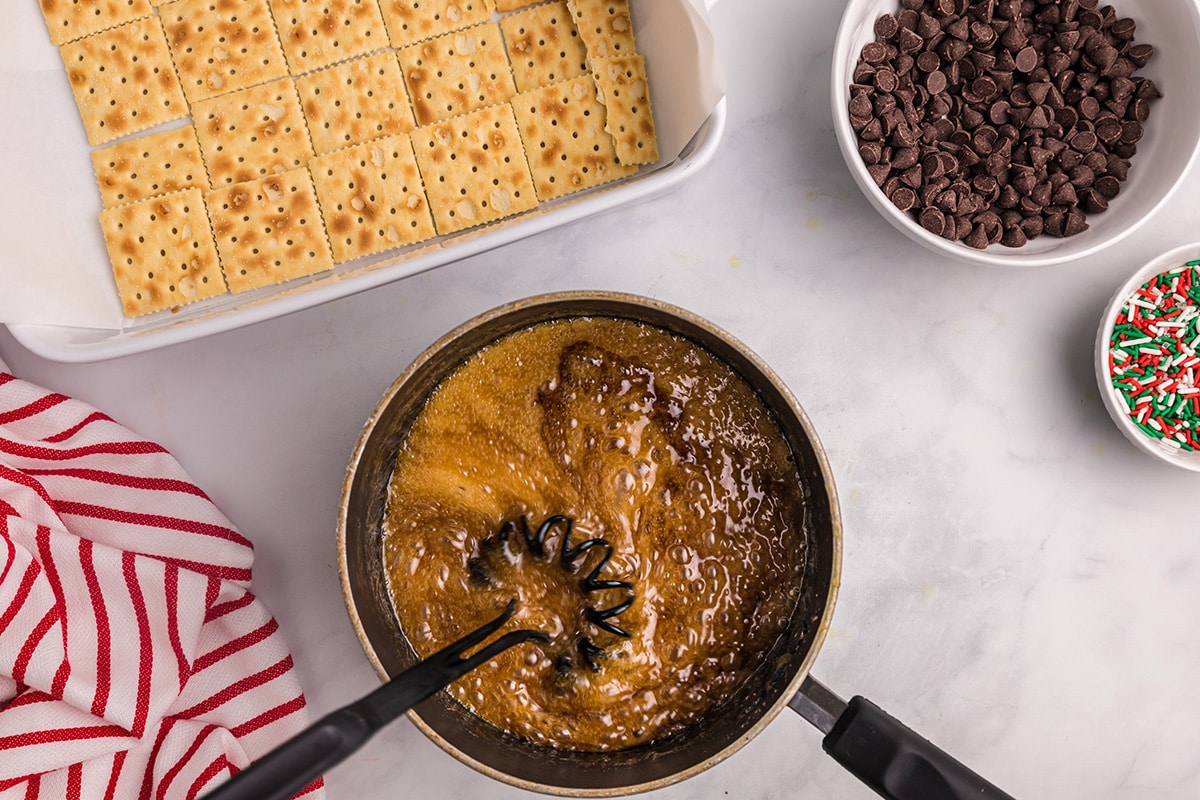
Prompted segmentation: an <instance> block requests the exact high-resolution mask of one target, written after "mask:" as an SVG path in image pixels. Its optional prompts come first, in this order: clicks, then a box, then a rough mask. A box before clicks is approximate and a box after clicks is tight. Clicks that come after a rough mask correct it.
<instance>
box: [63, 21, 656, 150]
mask: <svg viewBox="0 0 1200 800" xmlns="http://www.w3.org/2000/svg"><path fill="white" fill-rule="evenodd" d="M149 2H151V0H41V3H42V6H43V9H44V10H45V12H46V16H47V23H48V24H49V25H50V30H51V33H52V34H53V33H54V32H55V31H57V30H59V28H58V27H56V25H55V19H54V15H53V13H52V12H53V11H54V10H55V9H61V8H64V7H65V8H71V9H75V10H78V9H82V8H90V7H92V6H95V10H96V15H95V18H96V19H104V18H105V15H102V14H101V6H102V5H103V7H104V8H113V7H117V8H123V7H126V6H128V7H130V8H141V6H139V5H138V4H139V3H149ZM488 2H489V3H490V2H498V3H500V4H501V5H502V6H505V5H508V6H511V5H525V6H528V5H530V4H531V3H535V2H536V3H538V4H537V5H535V6H533V7H532V8H528V9H525V10H523V11H518V12H517V13H513V14H508V15H506V16H505V17H503V18H502V19H501V22H500V25H499V26H497V25H496V24H495V23H493V22H491V21H490V20H489V16H490V14H491V12H490V11H489V10H488V7H487V5H486V4H485V3H484V2H483V0H476V2H475V3H474V4H472V3H468V2H465V0H426V1H425V2H424V3H422V2H418V0H174V2H170V3H167V4H165V5H163V6H162V7H161V9H159V12H158V14H157V15H153V14H152V15H150V16H143V17H137V18H136V19H133V20H129V21H124V22H120V23H119V24H114V25H112V26H111V27H106V28H104V29H103V30H101V31H97V32H95V33H92V34H89V35H87V36H84V37H83V38H79V39H76V40H73V41H70V42H67V43H64V44H62V45H61V46H60V54H61V56H62V59H63V64H64V66H65V68H66V71H67V76H68V78H69V81H70V85H71V90H72V92H73V94H74V96H75V101H76V104H77V105H78V107H79V111H80V116H81V117H82V119H83V124H84V129H85V131H86V133H87V137H88V142H89V143H90V144H92V145H93V146H95V145H101V144H105V143H107V142H110V141H113V140H115V139H119V138H121V137H124V136H128V135H130V134H133V133H137V132H138V131H142V130H145V129H148V128H153V127H157V126H159V125H163V124H166V123H169V122H172V121H175V120H179V119H183V118H185V117H187V116H188V115H189V114H193V115H194V116H199V112H200V111H201V110H203V109H206V108H209V107H211V106H212V101H213V100H214V99H216V98H220V97H222V96H225V95H228V94H231V93H236V92H238V91H240V90H243V89H247V88H250V87H253V86H258V85H261V84H264V83H268V82H271V81H274V80H278V79H280V78H284V77H287V76H289V75H291V76H294V77H297V78H300V82H301V83H300V85H301V89H302V91H303V93H304V95H305V109H306V111H309V110H311V111H312V113H311V114H310V118H309V122H310V125H311V126H312V127H313V133H314V137H326V136H328V137H332V136H333V135H334V134H335V133H336V131H333V132H332V133H331V132H330V129H331V128H332V126H333V124H334V123H335V122H339V123H340V122H345V121H347V120H348V117H347V116H346V115H345V114H342V113H340V112H339V109H338V106H339V105H340V103H339V102H338V101H339V100H340V101H342V102H343V103H351V104H354V105H357V106H364V105H369V104H370V103H371V100H372V97H371V95H363V96H361V97H352V96H349V95H353V94H354V90H355V88H356V87H355V84H354V82H353V80H349V81H346V82H343V81H342V80H341V78H343V77H345V76H343V75H342V74H341V73H340V72H339V71H331V70H330V67H331V66H333V65H336V64H344V63H346V62H353V60H355V59H362V58H363V57H365V56H368V55H370V54H372V53H377V52H379V51H380V50H382V49H383V48H387V47H389V39H388V36H387V34H386V32H385V31H384V29H383V25H382V23H381V22H380V23H378V24H376V23H374V22H368V23H363V22H362V20H363V19H364V18H367V19H371V18H374V19H378V18H380V8H381V5H380V3H382V4H383V6H384V7H389V8H391V9H392V12H393V14H394V15H397V14H398V15H399V16H400V18H401V19H405V20H408V19H409V17H410V16H412V15H415V14H416V13H417V9H418V8H419V9H420V12H421V14H422V16H420V17H416V18H415V19H414V20H413V21H412V22H411V23H410V22H404V23H403V28H404V30H405V36H406V37H418V36H419V37H421V39H420V41H418V42H414V43H411V44H403V45H399V46H398V49H397V50H396V51H395V55H396V58H397V59H398V62H397V65H392V66H389V67H388V72H386V73H385V72H381V73H379V76H378V77H376V78H374V79H370V80H371V82H373V83H374V84H375V85H374V86H373V87H372V86H369V85H368V86H364V87H362V88H364V89H366V90H368V91H369V90H370V89H372V88H375V89H378V90H380V91H381V92H382V94H383V96H384V97H386V98H389V99H390V100H392V101H394V107H393V108H391V110H390V112H389V113H375V114H374V116H379V117H382V118H384V120H385V122H387V123H388V124H390V125H392V126H393V127H397V128H398V129H405V126H407V128H406V129H411V128H412V127H413V125H414V121H415V124H417V125H425V124H428V123H431V122H436V121H438V120H439V119H445V118H448V117H451V116H455V115H457V114H461V113H465V112H467V111H472V110H475V109H476V108H481V107H484V106H487V105H492V104H494V103H498V102H502V101H504V100H507V99H509V98H510V97H512V96H513V95H514V94H516V92H518V91H528V90H529V89H533V88H536V87H537V86H544V85H546V84H548V83H553V82H556V81H558V80H565V79H568V78H572V77H576V76H578V75H582V74H586V72H587V71H588V68H589V65H590V64H591V61H592V60H593V59H595V58H598V57H604V56H620V55H630V54H634V53H636V46H635V42H634V39H633V29H632V25H631V23H630V16H629V8H628V0H562V2H552V3H543V2H541V0H507V2H506V0H488ZM455 3H461V4H462V6H461V8H463V9H467V10H466V11H464V10H460V5H456V4H455ZM564 3H565V5H564ZM438 4H441V5H444V6H446V8H445V9H444V10H443V12H442V13H438V12H436V11H435V10H434V8H431V7H430V6H436V5H438ZM145 8H146V9H148V8H149V6H146V7H145ZM280 9H285V10H286V13H287V14H288V15H290V16H289V17H288V18H289V19H291V23H295V25H294V26H293V28H291V29H288V31H289V32H287V33H285V34H284V35H283V36H282V38H281V36H280V33H279V31H277V30H276V23H275V21H276V19H279V18H280V14H281V12H280ZM400 9H405V10H404V12H403V13H402V14H401V13H400ZM468 11H469V12H470V13H468ZM108 17H109V18H111V19H115V20H120V19H121V17H120V16H119V15H117V16H114V15H112V14H109V15H108ZM417 20H419V21H420V24H418V21H417ZM430 20H433V21H435V22H436V25H433V26H431V24H426V23H428V22H430ZM64 21H65V20H64ZM291 23H289V24H291ZM576 23H578V24H576ZM396 24H400V23H396ZM438 30H441V31H442V32H441V33H439V34H437V35H435V36H428V34H431V33H433V32H435V31H438ZM418 31H419V32H418ZM64 35H66V34H64ZM391 39H392V43H393V44H392V46H397V45H395V41H396V40H397V37H396V36H392V37H391ZM281 41H282V42H283V46H282V50H281V45H280V42H281ZM399 41H401V42H403V41H406V39H400V40H399ZM292 48H295V52H293V51H292ZM285 55H286V58H285V57H284V56H285ZM510 61H511V65H510ZM397 67H398V68H397ZM374 99H379V98H374ZM356 101H357V102H356ZM359 110H360V111H361V109H359ZM349 121H350V123H351V124H353V122H354V121H353V120H349ZM314 142H315V143H317V146H318V148H319V149H321V150H324V149H327V147H328V145H327V143H326V142H324V141H321V140H319V139H317V138H314ZM343 144H344V142H343Z"/></svg>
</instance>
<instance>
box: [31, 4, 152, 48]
mask: <svg viewBox="0 0 1200 800" xmlns="http://www.w3.org/2000/svg"><path fill="white" fill-rule="evenodd" d="M41 6H42V16H44V17H45V18H46V28H47V29H48V30H49V31H50V41H51V42H53V43H54V44H56V45H58V44H64V43H66V42H73V41H75V40H76V39H80V38H83V37H84V36H90V35H92V34H93V33H99V32H100V31H102V30H106V29H108V28H113V27H116V26H117V25H123V24H125V23H126V22H132V21H133V20H135V19H141V18H142V17H148V16H150V14H151V13H153V9H152V8H151V4H150V3H149V2H148V0H41Z"/></svg>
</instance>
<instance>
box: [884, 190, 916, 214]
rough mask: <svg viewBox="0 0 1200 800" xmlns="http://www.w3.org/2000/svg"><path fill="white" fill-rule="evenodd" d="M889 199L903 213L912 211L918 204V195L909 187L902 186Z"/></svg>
mask: <svg viewBox="0 0 1200 800" xmlns="http://www.w3.org/2000/svg"><path fill="white" fill-rule="evenodd" d="M888 199H890V200H891V201H892V205H894V206H896V208H898V209H900V210H901V211H910V210H911V209H912V208H913V207H914V206H916V204H917V193H916V192H914V191H913V190H912V189H910V188H908V187H907V186H901V187H900V188H898V189H896V191H894V192H892V193H891V194H890V195H889V196H888Z"/></svg>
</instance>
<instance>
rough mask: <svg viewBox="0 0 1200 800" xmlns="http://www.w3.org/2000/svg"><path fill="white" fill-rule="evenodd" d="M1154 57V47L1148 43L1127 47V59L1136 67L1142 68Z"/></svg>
mask: <svg viewBox="0 0 1200 800" xmlns="http://www.w3.org/2000/svg"><path fill="white" fill-rule="evenodd" d="M1153 57H1154V47H1153V45H1148V44H1135V45H1131V46H1130V48H1129V60H1130V61H1132V62H1133V65H1134V66H1135V67H1137V68H1139V69H1140V68H1142V67H1144V66H1146V64H1147V63H1148V62H1149V61H1150V59H1151V58H1153Z"/></svg>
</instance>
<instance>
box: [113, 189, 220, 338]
mask: <svg viewBox="0 0 1200 800" xmlns="http://www.w3.org/2000/svg"><path fill="white" fill-rule="evenodd" d="M100 227H101V229H102V230H103V231H104V243H105V245H106V246H107V247H108V255H109V260H110V261H111V262H112V268H113V276H114V278H115V279H116V283H117V294H118V295H119V296H120V298H121V308H122V309H123V310H124V312H125V315H126V316H128V317H136V316H140V315H142V314H149V313H150V312H152V311H162V310H163V309H167V308H175V307H176V306H182V305H185V304H187V303H192V302H195V301H197V300H204V299H205V298H209V297H215V296H217V295H220V294H224V293H225V291H226V289H225V280H224V279H223V278H222V276H221V265H220V261H219V259H218V257H217V248H216V245H215V244H214V243H213V237H212V231H211V230H210V228H209V225H208V216H207V214H205V210H204V197H203V193H202V192H201V191H200V189H197V188H191V189H184V190H183V191H180V192H175V193H173V194H166V195H162V196H160V197H152V198H149V199H147V200H139V201H138V202H136V203H126V204H125V205H123V206H117V207H116V208H109V209H106V210H104V211H102V212H100Z"/></svg>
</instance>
